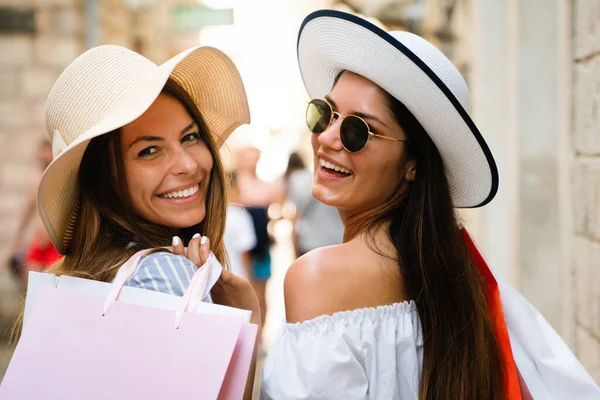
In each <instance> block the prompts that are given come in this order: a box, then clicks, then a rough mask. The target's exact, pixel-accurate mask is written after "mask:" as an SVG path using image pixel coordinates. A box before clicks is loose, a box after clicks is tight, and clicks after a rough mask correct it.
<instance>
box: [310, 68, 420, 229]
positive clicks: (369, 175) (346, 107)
mask: <svg viewBox="0 0 600 400" xmlns="http://www.w3.org/2000/svg"><path fill="white" fill-rule="evenodd" d="M388 96H389V95H388V94H387V93H386V92H385V91H384V90H383V89H381V88H380V87H379V86H377V85H376V84H374V83H373V82H371V81H369V80H368V79H366V78H364V77H362V76H359V75H356V74H354V73H351V72H344V73H342V75H341V76H340V78H339V80H338V81H337V83H336V85H335V86H334V88H333V90H332V91H331V93H329V95H328V96H327V97H326V99H327V101H328V102H329V103H330V104H331V106H332V107H333V110H334V111H336V112H338V113H340V114H341V116H342V118H338V119H337V120H335V121H334V122H333V123H332V124H331V125H330V126H329V127H328V128H327V129H326V130H325V131H324V132H323V133H320V134H318V135H316V134H313V135H312V138H311V143H312V147H313V151H314V159H315V178H314V184H313V196H314V197H315V198H316V199H318V200H320V201H321V202H323V203H325V204H329V205H331V206H334V207H337V208H338V209H340V212H341V215H342V217H343V216H344V214H345V213H347V212H352V213H356V212H365V211H369V210H371V209H374V208H377V207H378V206H381V205H382V204H384V203H385V202H386V201H388V200H390V198H391V197H392V196H393V195H394V194H396V193H397V192H398V191H404V190H406V188H407V186H408V182H409V181H412V180H414V177H415V172H416V171H415V163H414V161H413V160H412V159H411V157H410V156H409V154H408V151H407V145H406V144H405V143H403V142H399V141H392V140H386V139H383V138H377V137H371V138H370V139H369V141H368V142H367V144H366V146H365V147H364V149H363V150H362V151H360V152H357V153H350V152H348V151H346V150H344V148H343V146H342V142H341V140H340V126H341V123H342V120H343V117H344V116H348V115H357V116H360V117H362V118H363V119H364V120H365V121H366V122H367V123H368V124H369V127H370V130H371V132H373V133H375V134H378V135H382V136H388V137H392V138H397V139H403V140H406V139H407V136H406V134H405V133H404V131H403V130H402V128H401V127H400V125H399V124H398V122H397V121H396V119H395V117H394V115H393V112H392V111H391V109H390V104H389V100H388Z"/></svg>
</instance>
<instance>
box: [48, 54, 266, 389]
mask: <svg viewBox="0 0 600 400" xmlns="http://www.w3.org/2000/svg"><path fill="white" fill-rule="evenodd" d="M249 120H250V115H249V110H248V104H247V99H246V94H245V90H244V86H243V84H242V80H241V77H240V75H239V72H238V71H237V69H236V67H235V66H234V64H233V63H232V61H231V60H230V59H229V58H228V57H227V56H226V55H225V54H223V53H222V52H221V51H219V50H217V49H214V48H211V47H196V48H192V49H189V50H186V51H184V52H183V53H181V54H179V55H177V56H175V57H173V58H172V59H171V60H169V61H167V62H165V63H164V64H162V65H160V66H157V65H155V64H154V63H152V62H151V61H149V60H147V59H146V58H144V57H142V56H141V55H139V54H137V53H135V52H132V51H130V50H128V49H125V48H122V47H119V46H111V45H108V46H99V47H95V48H92V49H90V50H88V51H86V52H85V53H83V54H82V55H81V56H79V57H78V58H77V59H76V60H74V61H73V62H72V63H71V64H70V65H69V66H68V67H67V68H66V69H65V70H64V72H63V73H62V74H61V75H60V77H59V78H58V80H57V81H56V83H55V84H54V86H53V88H52V90H51V91H50V94H49V97H48V101H47V105H46V124H47V129H48V132H49V135H50V138H51V140H52V144H53V154H54V159H53V161H52V163H51V164H50V166H49V167H48V168H47V170H46V171H45V173H44V175H43V177H42V180H41V183H40V186H39V192H38V205H39V211H40V215H41V218H42V220H43V222H44V225H45V227H46V229H47V231H48V234H49V236H50V238H51V240H52V243H53V244H54V245H55V246H56V248H57V249H58V251H59V252H60V253H61V254H64V256H65V257H64V259H63V260H62V261H61V262H59V263H58V264H57V265H55V266H54V267H53V268H52V270H51V272H53V273H55V274H57V275H61V274H68V275H78V276H82V277H86V278H89V279H96V280H100V281H111V280H112V279H114V277H115V275H116V273H117V271H118V269H119V267H120V266H121V265H122V264H123V263H124V262H125V261H126V260H127V259H128V258H130V257H131V256H132V255H133V254H134V253H136V252H137V251H140V250H144V249H153V248H159V247H166V246H171V245H172V246H173V253H175V254H173V253H170V252H167V251H161V252H155V253H153V254H150V255H149V256H147V257H146V258H145V259H144V261H143V262H142V263H141V265H140V266H139V267H138V270H137V271H136V273H135V274H134V276H133V277H132V278H131V279H130V280H129V281H128V283H127V284H128V285H131V286H138V287H142V288H146V289H150V290H156V291H162V292H166V293H170V294H174V295H182V294H183V292H184V291H185V289H186V287H187V286H188V284H189V282H190V278H191V276H192V275H193V273H194V272H195V270H197V268H198V267H199V266H201V265H203V264H204V262H205V261H206V259H207V257H208V254H209V249H210V250H212V252H213V253H214V254H215V256H216V258H217V259H218V260H219V261H220V262H221V263H222V264H225V249H224V244H223V233H224V228H225V210H226V204H227V202H226V200H225V196H226V194H225V193H226V189H225V179H224V177H225V175H224V170H223V166H222V164H221V160H220V156H219V148H220V147H221V145H222V144H223V142H224V141H225V139H226V138H227V136H228V135H229V134H230V133H231V132H232V131H233V130H234V129H235V128H236V127H238V126H239V125H241V124H244V123H248V122H249ZM184 246H187V251H185V250H184ZM209 246H210V247H209ZM216 279H217V278H215V280H216ZM212 284H213V285H214V286H212V290H211V295H212V300H213V301H215V302H216V303H220V304H225V305H230V306H234V307H238V308H245V309H249V310H252V311H253V313H252V322H254V323H256V322H258V321H260V315H259V314H260V313H259V306H258V300H257V298H256V294H255V293H254V291H253V290H252V287H251V286H250V284H249V282H248V281H247V280H245V279H243V278H240V277H237V276H235V275H234V274H232V273H230V272H229V271H227V270H226V269H224V270H223V272H222V274H221V275H220V277H218V280H216V282H212ZM251 375H253V368H251ZM248 383H249V385H248V388H247V389H248V390H247V396H250V395H251V387H252V379H249V380H248Z"/></svg>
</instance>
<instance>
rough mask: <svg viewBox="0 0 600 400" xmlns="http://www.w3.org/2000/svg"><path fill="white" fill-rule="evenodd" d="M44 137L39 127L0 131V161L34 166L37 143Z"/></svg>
mask: <svg viewBox="0 0 600 400" xmlns="http://www.w3.org/2000/svg"><path fill="white" fill-rule="evenodd" d="M45 137H47V136H46V131H45V130H44V129H43V128H42V127H40V126H38V127H33V126H31V127H27V128H23V129H14V130H2V131H0V160H2V161H3V162H18V163H19V164H22V163H31V164H34V163H35V154H36V149H37V146H38V143H39V142H40V140H41V139H42V138H45Z"/></svg>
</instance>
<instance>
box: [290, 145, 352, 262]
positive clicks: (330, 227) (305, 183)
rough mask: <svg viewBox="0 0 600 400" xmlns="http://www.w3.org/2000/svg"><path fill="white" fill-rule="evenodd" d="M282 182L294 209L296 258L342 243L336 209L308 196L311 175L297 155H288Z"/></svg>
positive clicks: (340, 224) (342, 232)
mask: <svg viewBox="0 0 600 400" xmlns="http://www.w3.org/2000/svg"><path fill="white" fill-rule="evenodd" d="M284 181H285V184H286V189H287V199H288V201H291V202H292V203H293V204H294V205H295V206H296V216H295V218H294V230H293V234H292V237H293V241H294V248H295V249H296V257H301V256H302V255H304V254H305V253H308V252H309V251H311V250H314V249H316V248H318V247H323V246H331V245H334V244H340V243H341V242H342V235H343V234H344V225H343V224H342V221H341V219H340V216H339V214H338V212H337V210H336V209H335V208H334V207H331V206H328V205H326V204H323V203H321V202H320V201H318V200H317V199H315V198H314V197H313V195H312V181H313V172H312V171H311V170H309V169H307V168H306V165H305V164H304V161H303V160H302V157H300V154H298V153H297V152H293V153H292V154H290V157H289V160H288V165H287V170H286V171H285V175H284Z"/></svg>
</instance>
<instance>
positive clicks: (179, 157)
mask: <svg viewBox="0 0 600 400" xmlns="http://www.w3.org/2000/svg"><path fill="white" fill-rule="evenodd" d="M197 170H198V163H197V162H196V160H194V158H193V157H192V156H191V154H190V153H188V152H187V151H186V149H184V148H183V147H181V146H179V147H177V148H176V149H174V150H173V152H172V160H171V173H172V174H173V175H193V174H195V173H196V171H197Z"/></svg>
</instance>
